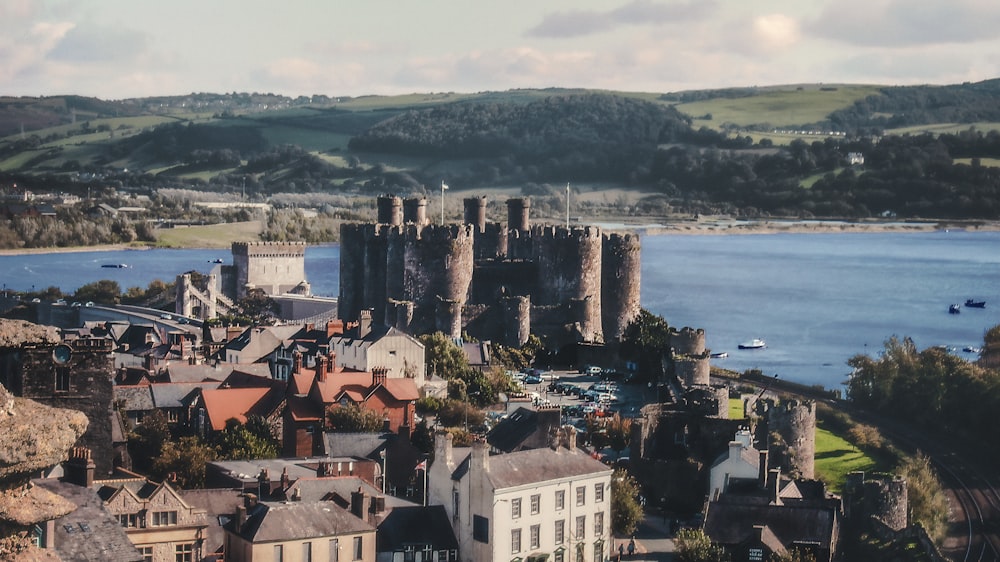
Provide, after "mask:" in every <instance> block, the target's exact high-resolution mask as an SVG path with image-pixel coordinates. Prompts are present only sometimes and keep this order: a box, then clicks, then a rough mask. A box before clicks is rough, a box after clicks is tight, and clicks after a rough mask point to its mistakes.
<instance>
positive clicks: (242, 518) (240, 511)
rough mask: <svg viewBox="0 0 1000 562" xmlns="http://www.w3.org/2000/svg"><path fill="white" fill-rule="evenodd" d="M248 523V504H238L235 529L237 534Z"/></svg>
mask: <svg viewBox="0 0 1000 562" xmlns="http://www.w3.org/2000/svg"><path fill="white" fill-rule="evenodd" d="M246 524H247V508H246V506H242V505H238V506H236V528H235V529H233V531H234V532H235V533H236V534H239V533H240V529H242V528H243V526H244V525H246Z"/></svg>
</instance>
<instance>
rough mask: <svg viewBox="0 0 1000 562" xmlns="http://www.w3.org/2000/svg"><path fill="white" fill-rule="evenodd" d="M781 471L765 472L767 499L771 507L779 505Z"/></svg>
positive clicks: (776, 469)
mask: <svg viewBox="0 0 1000 562" xmlns="http://www.w3.org/2000/svg"><path fill="white" fill-rule="evenodd" d="M780 492H781V469H779V468H773V469H771V470H768V471H767V496H768V497H767V499H768V502H769V503H770V504H771V505H781V496H780V495H779V494H780Z"/></svg>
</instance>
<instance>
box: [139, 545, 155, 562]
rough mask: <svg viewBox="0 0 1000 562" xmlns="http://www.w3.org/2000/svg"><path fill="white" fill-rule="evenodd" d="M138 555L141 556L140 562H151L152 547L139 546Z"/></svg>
mask: <svg viewBox="0 0 1000 562" xmlns="http://www.w3.org/2000/svg"><path fill="white" fill-rule="evenodd" d="M139 554H140V555H141V556H142V562H153V547H151V546H140V547H139Z"/></svg>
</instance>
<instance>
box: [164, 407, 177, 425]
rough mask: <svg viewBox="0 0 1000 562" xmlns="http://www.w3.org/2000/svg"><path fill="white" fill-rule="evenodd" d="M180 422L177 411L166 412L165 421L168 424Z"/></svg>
mask: <svg viewBox="0 0 1000 562" xmlns="http://www.w3.org/2000/svg"><path fill="white" fill-rule="evenodd" d="M179 420H180V414H179V413H178V411H177V410H174V409H173V408H171V409H169V410H167V421H168V422H170V423H177V422H178V421H179Z"/></svg>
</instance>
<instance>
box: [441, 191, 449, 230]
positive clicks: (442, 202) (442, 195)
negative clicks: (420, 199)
mask: <svg viewBox="0 0 1000 562" xmlns="http://www.w3.org/2000/svg"><path fill="white" fill-rule="evenodd" d="M446 189H448V184H446V183H444V180H441V226H444V190H446Z"/></svg>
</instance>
